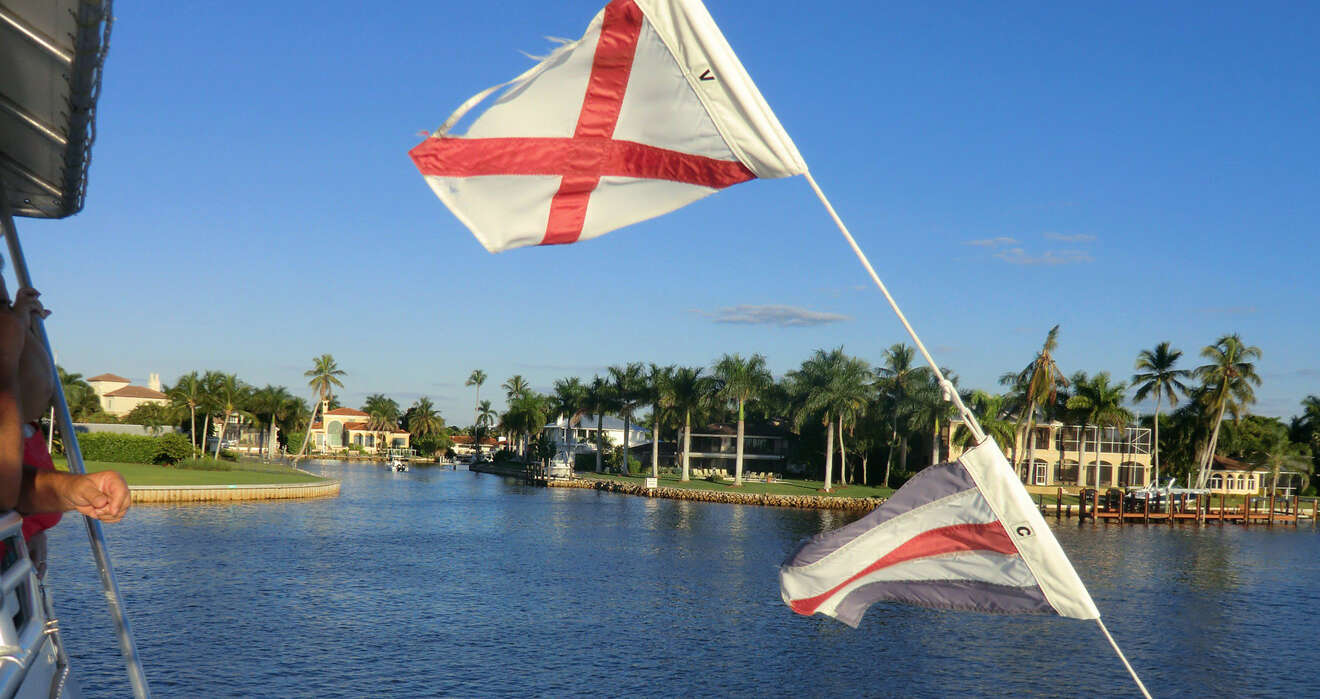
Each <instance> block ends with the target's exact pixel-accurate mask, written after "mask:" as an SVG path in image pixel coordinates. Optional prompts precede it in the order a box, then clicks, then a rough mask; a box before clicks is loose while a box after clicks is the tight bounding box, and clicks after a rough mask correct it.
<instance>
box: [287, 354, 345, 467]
mask: <svg viewBox="0 0 1320 699" xmlns="http://www.w3.org/2000/svg"><path fill="white" fill-rule="evenodd" d="M303 376H306V377H307V385H308V386H309V387H311V389H312V393H313V394H314V395H315V396H316V405H313V406H312V417H311V419H310V420H309V421H308V422H307V434H306V436H304V437H303V443H302V446H301V447H299V448H298V456H302V455H303V452H305V451H307V442H309V441H311V439H312V425H313V424H315V423H316V408H317V406H319V405H323V404H324V403H325V402H326V401H328V400H330V398H331V396H333V395H334V388H335V387H336V386H338V387H339V388H343V387H344V384H343V382H342V381H340V380H339V377H341V376H347V372H345V371H344V370H343V369H340V368H339V365H338V364H337V363H336V362H335V358H334V357H333V356H331V355H329V354H323V355H321V356H319V357H313V358H312V368H311V369H309V370H307V371H304V372H303ZM322 412H325V409H324V407H322ZM322 419H324V416H322Z"/></svg>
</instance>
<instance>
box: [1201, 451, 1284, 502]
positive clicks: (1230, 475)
mask: <svg viewBox="0 0 1320 699" xmlns="http://www.w3.org/2000/svg"><path fill="white" fill-rule="evenodd" d="M1269 478H1270V474H1269V471H1267V470H1266V469H1263V468H1256V467H1254V466H1251V465H1249V464H1244V463H1242V462H1240V461H1237V460H1235V459H1230V458H1228V457H1227V456H1219V455H1217V454H1216V455H1215V458H1214V462H1213V463H1212V464H1211V465H1210V478H1209V479H1207V480H1206V487H1207V488H1209V489H1210V492H1211V493H1214V494H1216V495H1220V494H1222V495H1255V494H1257V493H1259V492H1260V491H1261V489H1262V488H1265V489H1267V490H1268V488H1269V486H1270V483H1269ZM1283 481H1284V479H1282V478H1280V479H1279V483H1280V485H1283Z"/></svg>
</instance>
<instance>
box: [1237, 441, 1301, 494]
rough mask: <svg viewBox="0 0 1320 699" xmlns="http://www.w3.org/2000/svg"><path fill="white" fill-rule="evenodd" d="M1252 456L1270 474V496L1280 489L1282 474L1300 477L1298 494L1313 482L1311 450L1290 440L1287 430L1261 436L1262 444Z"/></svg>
mask: <svg viewBox="0 0 1320 699" xmlns="http://www.w3.org/2000/svg"><path fill="white" fill-rule="evenodd" d="M1253 451H1255V452H1256V453H1255V454H1252V456H1253V457H1254V460H1255V461H1256V462H1257V463H1259V464H1260V465H1261V466H1264V467H1265V468H1267V469H1269V472H1270V495H1271V496H1273V495H1275V494H1276V493H1277V491H1278V489H1279V476H1280V475H1282V474H1289V475H1296V476H1300V477H1301V479H1302V484H1301V487H1300V488H1298V489H1297V491H1296V492H1301V491H1303V490H1305V489H1306V487H1307V486H1308V485H1310V482H1311V450H1310V449H1309V448H1307V446H1306V445H1304V444H1297V443H1295V442H1293V441H1292V440H1291V439H1289V438H1288V433H1287V432H1286V431H1285V430H1272V431H1267V432H1266V433H1265V434H1263V435H1261V442H1260V444H1259V445H1258V446H1257V448H1256V449H1255V450H1253Z"/></svg>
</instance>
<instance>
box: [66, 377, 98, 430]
mask: <svg viewBox="0 0 1320 699" xmlns="http://www.w3.org/2000/svg"><path fill="white" fill-rule="evenodd" d="M55 369H56V371H58V372H59V376H60V385H61V386H63V387H64V398H65V401H66V402H67V403H68V404H69V414H70V415H71V416H72V417H73V421H74V422H80V421H82V420H85V419H86V418H88V417H89V416H91V415H92V414H94V413H98V412H100V411H101V400H100V399H99V398H97V396H96V391H95V390H93V389H92V385H91V384H89V383H87V381H86V380H84V379H83V376H82V374H71V373H69V372H67V371H65V370H64V367H62V366H56V367H55Z"/></svg>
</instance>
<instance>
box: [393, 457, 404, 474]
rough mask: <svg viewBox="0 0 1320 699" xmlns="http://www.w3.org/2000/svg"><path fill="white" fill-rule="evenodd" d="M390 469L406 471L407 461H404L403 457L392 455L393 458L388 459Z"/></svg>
mask: <svg viewBox="0 0 1320 699" xmlns="http://www.w3.org/2000/svg"><path fill="white" fill-rule="evenodd" d="M390 470H391V471H407V470H408V462H407V461H404V460H403V459H401V458H399V457H397V456H396V457H393V458H391V459H390Z"/></svg>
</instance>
